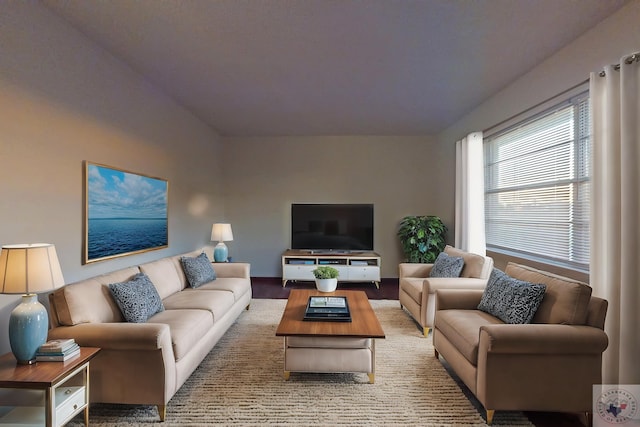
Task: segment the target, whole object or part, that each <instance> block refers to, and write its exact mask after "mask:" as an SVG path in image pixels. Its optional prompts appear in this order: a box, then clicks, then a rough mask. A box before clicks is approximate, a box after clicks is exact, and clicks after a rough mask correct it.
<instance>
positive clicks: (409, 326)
mask: <svg viewBox="0 0 640 427" xmlns="http://www.w3.org/2000/svg"><path fill="white" fill-rule="evenodd" d="M285 303H286V301H285V300H274V299H254V300H253V301H252V303H251V308H250V310H249V311H246V312H244V313H242V314H241V315H240V317H239V318H238V320H237V322H236V323H235V324H234V325H233V326H232V327H231V328H230V329H229V330H228V331H227V333H226V334H225V335H224V337H223V338H222V339H221V340H220V342H218V344H217V345H216V346H215V347H214V349H213V350H212V351H211V352H210V353H209V355H208V356H207V357H206V358H205V360H204V361H203V362H202V364H201V365H200V366H199V368H198V369H197V370H196V371H195V372H194V373H193V374H192V375H191V377H190V378H189V379H188V380H187V382H186V383H185V384H184V385H183V386H182V388H181V389H180V390H179V391H178V392H177V393H176V395H175V396H174V397H173V398H172V399H171V401H170V402H169V403H168V405H167V416H166V420H165V422H164V423H163V424H160V423H159V418H158V415H157V411H156V408H155V407H153V406H130V405H107V404H94V405H92V406H91V410H90V423H91V425H92V426H151V425H155V426H158V425H163V426H206V425H225V426H340V425H346V426H374V425H379V426H391V425H403V426H411V425H414V426H418V425H419V426H485V425H486V423H485V421H484V418H483V415H482V414H481V413H480V412H479V411H478V409H477V408H476V407H475V406H474V403H472V399H471V400H470V399H469V398H468V397H467V396H465V393H464V392H463V391H462V389H461V387H460V386H459V385H458V384H457V383H456V381H455V380H454V379H452V377H451V376H450V375H449V373H448V372H447V370H446V369H445V368H444V367H443V365H442V363H441V362H440V361H439V360H437V359H436V358H435V356H434V352H433V346H432V343H431V338H424V337H422V336H421V333H420V330H419V329H418V328H417V327H416V324H415V323H414V322H413V321H412V320H411V319H410V317H409V316H408V315H407V313H406V312H404V311H403V310H401V309H400V304H399V303H398V301H391V300H376V301H371V305H372V306H373V308H374V310H375V312H376V314H377V316H378V319H380V323H381V324H382V327H383V329H384V331H385V335H386V339H383V340H377V341H376V376H375V383H374V384H369V382H368V380H369V379H368V377H367V375H366V374H357V373H354V374H308V373H307V374H304V373H298V374H296V373H292V374H291V377H290V379H289V380H288V381H285V380H284V379H283V375H282V373H283V372H282V371H283V348H282V338H279V337H276V336H275V331H276V327H277V325H278V323H279V321H280V317H281V316H282V312H283V310H284V306H285ZM476 405H477V403H476ZM69 425H71V426H80V425H82V418H81V417H76V418H75V419H74V420H73V421H72V423H70V424H69ZM493 425H512V426H532V425H533V424H531V423H530V422H529V420H528V419H527V417H526V416H524V415H523V414H522V413H520V412H496V414H495V417H494V421H493Z"/></svg>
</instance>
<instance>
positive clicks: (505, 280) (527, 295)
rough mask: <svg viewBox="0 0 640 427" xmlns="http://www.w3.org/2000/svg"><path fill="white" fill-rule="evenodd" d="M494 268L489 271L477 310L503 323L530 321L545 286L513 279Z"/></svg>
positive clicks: (538, 304)
mask: <svg viewBox="0 0 640 427" xmlns="http://www.w3.org/2000/svg"><path fill="white" fill-rule="evenodd" d="M495 270H496V269H494V272H492V273H491V277H490V279H489V283H487V287H486V288H485V290H484V293H483V295H482V299H481V300H480V304H478V310H482V311H484V312H486V313H489V314H492V315H494V316H495V317H497V318H498V319H500V320H502V321H503V322H505V323H531V320H532V319H533V316H534V315H535V313H536V311H537V310H538V307H539V306H540V303H541V302H542V298H543V297H544V292H545V289H546V286H545V285H541V284H535V283H529V282H525V281H523V280H518V279H514V278H512V277H509V276H507V275H506V274H504V273H502V274H500V272H495ZM498 271H499V270H498ZM492 279H493V280H492Z"/></svg>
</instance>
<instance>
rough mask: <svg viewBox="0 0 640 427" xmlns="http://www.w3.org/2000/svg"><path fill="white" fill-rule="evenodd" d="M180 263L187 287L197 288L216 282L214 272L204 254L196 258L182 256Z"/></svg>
mask: <svg viewBox="0 0 640 427" xmlns="http://www.w3.org/2000/svg"><path fill="white" fill-rule="evenodd" d="M180 262H181V263H182V269H183V270H184V274H185V276H187V281H188V282H189V286H191V287H192V288H197V287H198V286H202V285H204V284H205V283H208V282H211V281H212V280H216V272H215V270H214V269H213V267H212V266H211V261H209V258H208V257H207V254H205V253H204V252H203V253H201V254H200V255H198V256H197V257H186V256H183V257H181V258H180Z"/></svg>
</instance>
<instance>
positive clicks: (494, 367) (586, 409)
mask: <svg viewBox="0 0 640 427" xmlns="http://www.w3.org/2000/svg"><path fill="white" fill-rule="evenodd" d="M505 273H506V274H508V275H509V276H511V277H512V278H514V279H518V280H522V281H525V282H529V283H536V284H543V285H545V286H546V290H545V293H544V298H543V299H542V302H541V303H540V306H539V307H538V308H537V311H536V312H535V315H534V317H533V319H532V321H531V323H527V324H508V323H504V322H503V321H502V320H500V319H499V318H497V317H495V316H493V315H491V314H489V313H487V312H484V311H480V310H479V309H478V305H479V304H480V301H481V300H482V297H483V291H479V290H478V291H474V290H441V291H438V292H437V294H436V308H437V310H436V316H435V326H434V329H433V346H434V348H435V356H436V357H442V358H443V359H445V360H446V362H447V364H448V365H449V367H450V369H451V370H453V371H454V372H455V373H456V375H457V376H458V377H459V378H460V379H461V380H462V381H463V382H464V384H465V385H466V386H467V387H468V389H469V390H470V391H471V392H472V393H473V394H474V395H475V397H476V398H477V399H478V401H479V402H480V403H481V404H482V406H483V407H484V409H485V410H486V417H487V424H491V421H492V419H493V415H494V412H495V411H496V410H498V411H544V412H563V413H583V414H585V415H586V420H587V425H589V424H590V421H591V418H592V413H591V411H592V403H593V402H592V387H593V385H594V384H601V383H602V353H603V352H604V351H605V349H606V348H607V346H608V337H607V334H606V333H605V332H604V330H603V328H604V322H605V317H606V314H607V306H608V303H607V301H606V300H604V299H601V298H597V297H594V296H592V295H591V287H589V286H588V285H587V284H585V283H582V282H578V281H575V280H572V279H569V278H566V277H562V276H558V275H555V274H551V273H548V272H545V271H542V270H537V269H535V268H532V267H528V266H524V265H519V264H515V263H512V262H510V263H508V265H507V268H506V269H505Z"/></svg>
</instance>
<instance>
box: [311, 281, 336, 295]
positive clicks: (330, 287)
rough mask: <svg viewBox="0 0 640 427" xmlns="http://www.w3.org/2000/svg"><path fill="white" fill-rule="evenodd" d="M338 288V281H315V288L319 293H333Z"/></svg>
mask: <svg viewBox="0 0 640 427" xmlns="http://www.w3.org/2000/svg"><path fill="white" fill-rule="evenodd" d="M337 287H338V279H316V288H317V289H318V290H319V291H320V292H333V291H335V290H336V288H337Z"/></svg>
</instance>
